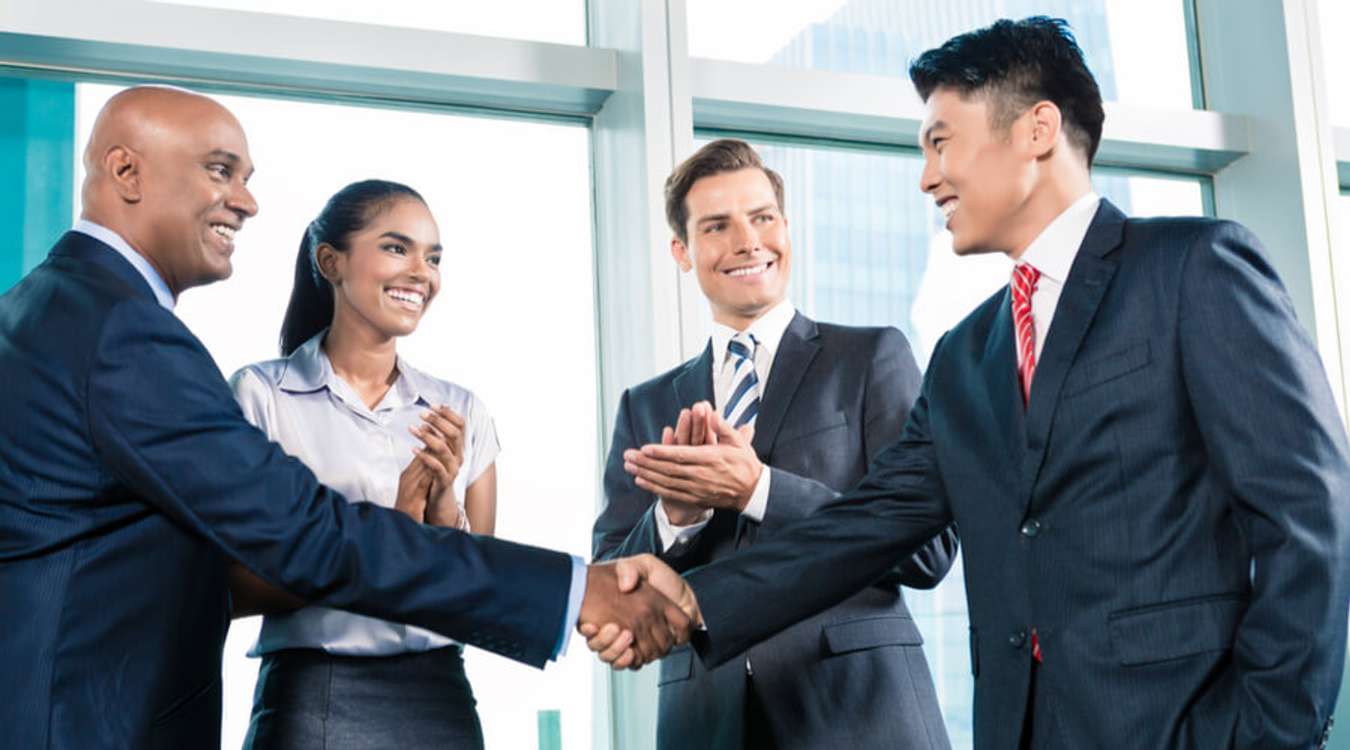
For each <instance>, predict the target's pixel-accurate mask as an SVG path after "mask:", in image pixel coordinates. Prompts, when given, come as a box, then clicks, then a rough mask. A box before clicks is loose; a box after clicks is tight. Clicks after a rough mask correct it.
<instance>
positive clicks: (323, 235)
mask: <svg viewBox="0 0 1350 750" xmlns="http://www.w3.org/2000/svg"><path fill="white" fill-rule="evenodd" d="M402 199H407V200H415V201H417V202H419V203H422V204H424V205H425V204H426V201H424V200H422V196H421V195H419V194H418V192H417V191H416V190H413V189H412V188H410V187H408V186H407V185H404V184H402V183H398V182H390V181H388V180H362V181H360V182H353V183H352V184H350V185H348V186H347V187H344V188H342V189H341V190H339V191H337V193H335V194H334V195H333V197H332V198H329V199H328V203H327V204H325V205H324V207H323V210H322V211H320V212H319V215H318V217H316V218H315V219H314V221H311V222H310V223H309V226H307V227H305V233H304V234H303V235H301V237H300V251H299V252H298V253H297V254H296V256H295V280H294V282H293V283H292V284H291V300H290V302H289V303H288V304H287V305H286V316H285V317H284V318H283V319H282V321H281V341H280V343H281V356H283V357H289V356H290V355H291V352H293V351H295V350H296V349H299V348H300V346H301V344H304V343H305V342H306V341H309V340H310V339H311V338H313V337H314V336H315V334H317V333H318V332H319V331H322V330H323V329H325V328H327V327H328V326H329V325H331V324H332V322H333V304H334V297H333V285H332V284H330V283H328V280H327V279H325V278H324V277H323V274H321V273H319V260H318V258H317V257H316V255H315V253H316V252H317V250H318V248H319V245H328V246H329V247H332V248H333V249H334V250H337V251H339V252H346V251H347V248H348V240H350V239H351V236H352V235H353V234H356V233H357V232H360V231H361V230H363V229H365V228H366V227H367V226H369V225H370V222H371V221H373V220H374V219H375V217H377V216H379V215H380V212H381V211H384V210H385V209H387V208H389V207H390V206H391V205H393V203H394V202H395V201H397V200H402Z"/></svg>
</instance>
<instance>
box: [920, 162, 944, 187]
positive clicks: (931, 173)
mask: <svg viewBox="0 0 1350 750" xmlns="http://www.w3.org/2000/svg"><path fill="white" fill-rule="evenodd" d="M941 184H942V176H941V175H940V174H938V169H937V160H936V159H934V158H932V157H931V156H927V157H924V160H923V171H922V172H920V173H919V190H920V191H922V192H925V193H931V192H933V191H935V190H937V189H938V185H941Z"/></svg>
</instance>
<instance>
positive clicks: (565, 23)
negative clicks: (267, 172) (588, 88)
mask: <svg viewBox="0 0 1350 750" xmlns="http://www.w3.org/2000/svg"><path fill="white" fill-rule="evenodd" d="M154 1H155V2H161V3H167V4H170V5H196V6H201V7H206V8H223V9H226V10H244V11H251V12H254V13H275V14H277V15H285V16H301V17H304V18H324V19H328V20H330V21H352V22H355V23H369V24H377V25H380V26H402V27H406V28H412V29H427V30H432V31H453V32H456V33H460V34H478V35H480V36H499V37H505V38H508V39H526V40H529V41H532V42H556V43H558V44H575V45H585V44H586V1H585V0H494V2H491V3H428V2H423V1H422V0H382V1H381V2H378V3H372V2H363V1H362V2H358V1H357V0H326V1H325V2H315V1H314V0H154Z"/></svg>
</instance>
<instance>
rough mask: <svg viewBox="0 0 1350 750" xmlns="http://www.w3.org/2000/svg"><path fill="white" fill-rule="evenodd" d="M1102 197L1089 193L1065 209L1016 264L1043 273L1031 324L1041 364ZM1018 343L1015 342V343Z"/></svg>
mask: <svg viewBox="0 0 1350 750" xmlns="http://www.w3.org/2000/svg"><path fill="white" fill-rule="evenodd" d="M1100 202H1101V198H1099V197H1098V196H1097V194H1096V193H1093V192H1088V193H1087V194H1086V195H1084V196H1083V197H1081V198H1079V199H1078V200H1076V201H1074V202H1073V205H1071V206H1069V207H1068V208H1066V209H1064V212H1063V213H1061V214H1060V215H1059V216H1056V217H1055V219H1054V221H1052V222H1050V223H1049V224H1048V225H1046V227H1045V229H1043V230H1041V233H1040V234H1039V235H1037V236H1036V239H1034V240H1032V241H1031V244H1030V245H1027V249H1026V251H1025V252H1023V253H1022V257H1021V258H1018V259H1017V263H1018V264H1019V265H1020V264H1022V263H1029V264H1030V265H1031V266H1032V267H1033V268H1035V269H1036V270H1037V271H1040V272H1041V278H1040V281H1039V282H1037V284H1036V291H1035V292H1034V293H1032V295H1031V322H1032V325H1033V326H1035V329H1036V362H1037V363H1038V364H1039V363H1040V361H1041V349H1043V348H1044V347H1045V337H1046V336H1047V335H1049V333H1050V323H1051V322H1052V321H1053V320H1054V319H1055V308H1056V307H1058V306H1059V295H1060V292H1063V291H1064V281H1065V280H1066V279H1068V278H1069V269H1070V268H1072V267H1073V259H1074V258H1076V257H1078V248H1079V247H1080V246H1082V244H1083V239H1084V238H1085V237H1087V232H1088V227H1090V226H1091V225H1092V218H1093V217H1094V216H1096V215H1097V204H1099V203H1100ZM1014 343H1016V342H1014ZM1013 348H1014V349H1016V350H1017V363H1018V364H1019V365H1020V364H1022V348H1021V347H1020V346H1014V347H1013Z"/></svg>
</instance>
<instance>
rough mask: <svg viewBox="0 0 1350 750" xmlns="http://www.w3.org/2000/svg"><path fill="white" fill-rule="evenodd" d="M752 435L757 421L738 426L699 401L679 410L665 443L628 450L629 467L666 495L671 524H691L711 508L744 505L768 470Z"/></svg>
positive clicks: (648, 487)
mask: <svg viewBox="0 0 1350 750" xmlns="http://www.w3.org/2000/svg"><path fill="white" fill-rule="evenodd" d="M753 439H754V428H753V427H752V426H750V425H746V426H744V427H741V428H740V429H737V428H734V427H732V426H731V425H730V424H728V423H727V422H726V420H724V419H722V417H721V415H719V414H718V413H717V410H716V409H714V408H713V407H712V405H711V404H709V403H708V402H707V401H700V402H698V403H696V404H694V405H693V406H692V407H690V408H688V409H683V410H681V411H680V416H679V419H678V421H677V422H676V423H675V426H674V427H673V428H672V427H666V428H665V429H664V430H663V431H662V435H661V444H660V445H657V444H649V445H644V446H642V448H641V449H630V450H627V451H625V452H624V454H623V460H624V470H625V471H627V472H628V473H629V474H632V475H633V477H634V482H636V483H637V486H638V487H640V488H642V489H644V490H646V491H648V492H651V493H653V494H655V495H657V496H659V497H660V498H661V501H662V502H663V503H664V504H665V510H666V514H667V516H669V517H670V520H671V522H672V523H674V524H676V525H688V524H689V523H692V522H693V521H695V520H698V517H699V516H701V515H702V514H703V513H704V512H705V511H706V510H708V509H710V508H726V509H729V510H735V511H738V512H739V511H742V510H745V506H746V505H747V504H748V503H749V502H750V497H751V495H752V494H753V493H754V490H755V485H756V484H758V482H759V477H760V474H761V473H762V472H763V471H764V464H763V463H762V462H760V460H759V456H758V455H756V454H755V449H754V447H753V446H751V440H753Z"/></svg>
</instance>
